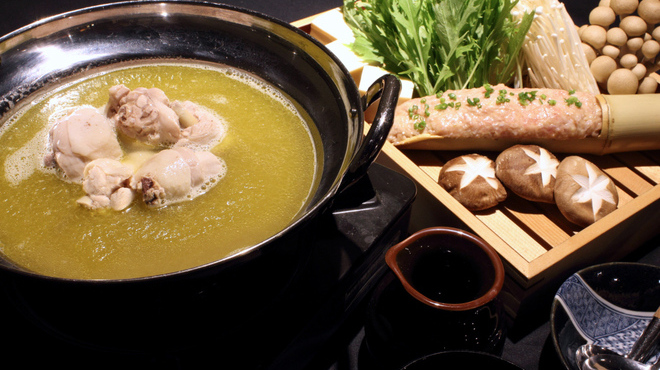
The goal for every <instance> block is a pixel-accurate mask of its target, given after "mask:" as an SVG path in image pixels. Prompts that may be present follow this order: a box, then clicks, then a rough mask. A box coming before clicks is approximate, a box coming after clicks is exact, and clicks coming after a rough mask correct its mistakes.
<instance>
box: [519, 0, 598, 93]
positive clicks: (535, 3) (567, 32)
mask: <svg viewBox="0 0 660 370" xmlns="http://www.w3.org/2000/svg"><path fill="white" fill-rule="evenodd" d="M516 10H517V12H514V14H524V13H525V12H530V11H532V10H535V11H536V15H535V17H534V22H532V25H531V27H530V29H529V32H528V34H527V36H526V40H525V43H524V44H523V48H522V50H523V55H524V59H525V61H526V63H527V66H528V74H529V78H530V81H531V83H532V86H534V87H539V88H541V87H547V88H555V89H564V90H572V89H574V90H578V91H584V92H590V93H592V94H598V93H599V92H600V91H599V89H598V84H597V83H596V80H595V79H594V77H593V76H592V74H591V71H590V69H589V62H588V61H587V57H586V55H585V52H584V49H583V48H582V40H581V39H580V36H579V35H578V31H577V28H576V27H575V24H574V23H573V20H572V19H571V17H570V16H569V15H568V12H567V11H566V8H565V7H564V4H562V3H560V2H559V1H557V0H521V1H520V2H519V3H518V4H517V5H516ZM540 56H543V57H542V58H541V57H540ZM558 71H561V73H559V72H558Z"/></svg>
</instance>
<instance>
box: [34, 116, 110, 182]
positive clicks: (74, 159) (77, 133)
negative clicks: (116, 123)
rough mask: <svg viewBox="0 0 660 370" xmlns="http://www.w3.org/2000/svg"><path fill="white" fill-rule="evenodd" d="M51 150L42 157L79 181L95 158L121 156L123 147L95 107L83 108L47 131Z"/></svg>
mask: <svg viewBox="0 0 660 370" xmlns="http://www.w3.org/2000/svg"><path fill="white" fill-rule="evenodd" d="M49 138H50V143H51V147H52V152H51V153H49V154H48V155H47V156H46V158H45V159H44V161H45V163H46V164H47V165H50V166H57V167H59V168H60V169H62V171H63V172H64V174H65V175H66V177H67V178H69V179H70V180H71V181H74V182H80V181H81V180H82V176H83V170H84V169H85V165H86V164H87V163H89V162H91V161H92V160H94V159H99V158H110V159H120V158H121V156H122V149H121V147H120V145H119V141H118V140H117V135H116V133H115V131H114V129H113V127H112V124H111V122H110V121H109V120H108V119H107V118H106V117H105V116H104V115H103V114H101V113H100V112H99V111H98V110H96V109H94V108H91V107H83V108H79V109H77V110H75V111H74V112H73V113H71V114H70V115H68V116H66V117H64V118H62V119H61V120H59V121H58V122H57V123H56V124H55V125H54V126H53V128H52V129H51V130H50V134H49Z"/></svg>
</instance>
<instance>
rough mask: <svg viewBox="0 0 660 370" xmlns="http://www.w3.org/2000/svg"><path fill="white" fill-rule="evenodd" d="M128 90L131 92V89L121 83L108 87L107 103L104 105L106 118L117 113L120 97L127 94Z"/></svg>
mask: <svg viewBox="0 0 660 370" xmlns="http://www.w3.org/2000/svg"><path fill="white" fill-rule="evenodd" d="M129 92H131V89H129V88H128V87H126V86H124V85H122V84H120V85H115V86H112V87H111V88H110V89H109V91H108V95H109V96H108V103H107V104H106V107H105V109H106V115H107V116H108V118H112V116H114V115H115V114H117V111H118V110H119V106H120V105H121V103H120V102H121V99H122V98H124V97H125V96H126V95H128V93H129Z"/></svg>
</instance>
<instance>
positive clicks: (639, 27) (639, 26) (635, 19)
mask: <svg viewBox="0 0 660 370" xmlns="http://www.w3.org/2000/svg"><path fill="white" fill-rule="evenodd" d="M619 27H621V29H623V30H624V31H625V32H626V35H628V36H630V37H635V36H643V35H644V34H645V33H646V30H647V29H648V26H647V25H646V22H645V21H644V20H643V19H642V17H639V16H636V15H629V16H627V17H624V18H623V19H622V20H621V22H619Z"/></svg>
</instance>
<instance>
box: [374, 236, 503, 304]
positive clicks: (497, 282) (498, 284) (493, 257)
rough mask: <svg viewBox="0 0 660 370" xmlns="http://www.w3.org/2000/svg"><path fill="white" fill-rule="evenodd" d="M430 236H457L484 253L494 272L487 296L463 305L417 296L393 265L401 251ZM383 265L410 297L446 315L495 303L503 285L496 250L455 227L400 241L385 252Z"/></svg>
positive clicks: (395, 265)
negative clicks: (390, 271)
mask: <svg viewBox="0 0 660 370" xmlns="http://www.w3.org/2000/svg"><path fill="white" fill-rule="evenodd" d="M430 235H454V236H458V237H460V238H463V239H467V240H469V241H471V242H472V243H474V244H475V245H476V246H478V247H479V248H480V249H481V250H483V251H484V253H486V255H487V257H488V259H489V260H490V262H491V263H492V265H493V269H494V273H495V276H494V281H493V284H492V285H491V286H490V287H489V288H488V290H487V291H486V293H484V294H483V295H482V296H480V297H478V298H476V299H474V300H472V301H468V302H462V303H446V302H439V301H436V300H433V299H430V298H428V297H427V296H425V295H424V294H422V293H420V292H419V291H418V290H417V289H415V288H414V287H413V286H412V285H411V284H410V283H409V282H408V281H407V280H406V278H405V276H404V274H403V271H402V270H401V268H400V267H399V265H398V263H397V261H396V258H397V255H398V254H399V252H401V251H403V250H404V249H405V248H407V247H408V246H410V245H411V244H413V243H415V242H416V241H417V240H419V239H421V238H424V237H427V236H430ZM385 262H386V263H387V265H388V266H389V268H390V269H391V270H392V271H393V272H394V274H395V275H396V277H397V278H398V280H399V281H400V282H401V284H402V285H403V287H404V288H405V290H406V291H407V292H408V293H409V294H410V295H412V296H413V297H414V298H415V299H417V300H418V301H420V302H422V303H424V304H426V305H427V306H430V307H433V308H437V309H443V310H448V311H466V310H471V309H475V308H478V307H481V306H483V305H485V304H487V303H488V302H490V301H492V300H494V299H495V298H496V297H497V295H498V294H499V293H500V291H501V290H502V286H503V285H504V274H505V273H504V265H503V264H502V260H501V258H500V257H499V255H498V254H497V252H496V251H495V249H494V248H493V247H492V246H490V245H489V244H488V243H487V242H486V241H485V240H483V239H482V238H480V237H478V236H476V235H474V234H472V233H470V232H467V231H465V230H461V229H458V228H454V227H448V226H437V227H429V228H426V229H422V230H419V231H417V232H415V233H414V234H412V235H411V236H409V237H408V238H406V239H405V240H403V241H401V242H400V243H398V244H396V245H394V246H393V247H391V248H390V249H388V251H387V252H386V254H385Z"/></svg>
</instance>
